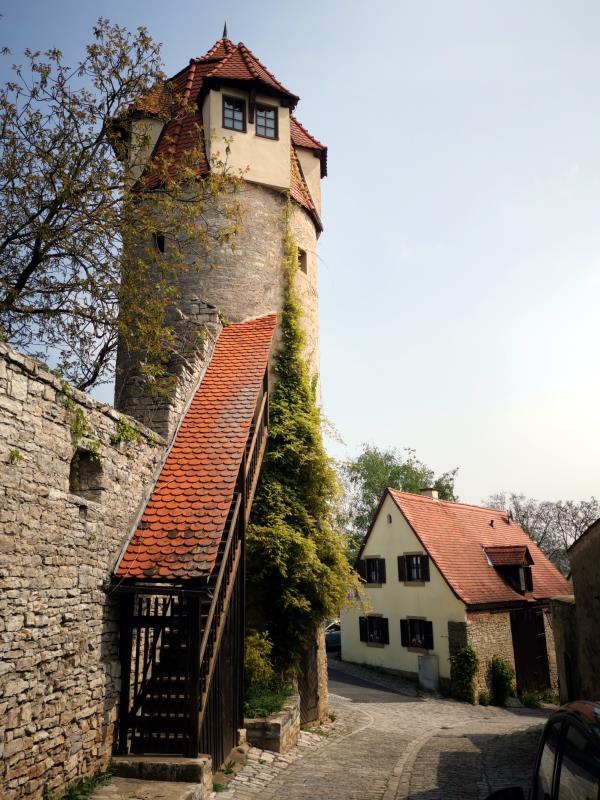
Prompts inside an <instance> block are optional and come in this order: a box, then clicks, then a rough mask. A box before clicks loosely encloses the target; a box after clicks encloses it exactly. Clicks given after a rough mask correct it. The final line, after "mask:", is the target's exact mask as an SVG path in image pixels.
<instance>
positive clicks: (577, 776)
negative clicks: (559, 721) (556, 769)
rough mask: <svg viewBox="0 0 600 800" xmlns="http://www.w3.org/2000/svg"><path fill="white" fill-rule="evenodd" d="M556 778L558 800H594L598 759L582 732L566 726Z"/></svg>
mask: <svg viewBox="0 0 600 800" xmlns="http://www.w3.org/2000/svg"><path fill="white" fill-rule="evenodd" d="M563 741H564V744H563V749H562V763H561V766H560V774H559V776H558V800H588V798H589V800H596V798H597V797H598V788H599V785H600V780H599V778H598V776H599V775H600V759H598V756H597V755H595V754H594V748H593V745H592V743H591V742H590V740H589V739H588V737H587V736H586V735H585V733H584V732H583V730H580V729H579V728H578V727H577V726H575V725H567V732H566V736H565V737H564V740H563Z"/></svg>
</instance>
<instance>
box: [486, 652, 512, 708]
mask: <svg viewBox="0 0 600 800" xmlns="http://www.w3.org/2000/svg"><path fill="white" fill-rule="evenodd" d="M514 679H515V671H514V669H513V668H512V667H511V665H510V664H509V663H508V661H505V660H504V659H503V658H500V656H493V657H492V661H491V663H490V683H491V688H492V703H493V704H494V705H495V706H503V705H504V704H505V703H506V700H507V698H509V697H512V696H513V695H514V693H515V691H514Z"/></svg>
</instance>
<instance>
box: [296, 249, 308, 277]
mask: <svg viewBox="0 0 600 800" xmlns="http://www.w3.org/2000/svg"><path fill="white" fill-rule="evenodd" d="M298 266H299V267H300V269H301V270H302V272H303V273H304V274H305V275H307V274H308V263H307V261H306V250H302V248H301V247H299V248H298Z"/></svg>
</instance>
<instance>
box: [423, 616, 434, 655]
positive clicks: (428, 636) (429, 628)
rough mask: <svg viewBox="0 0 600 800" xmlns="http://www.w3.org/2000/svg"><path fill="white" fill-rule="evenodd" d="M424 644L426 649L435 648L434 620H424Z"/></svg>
mask: <svg viewBox="0 0 600 800" xmlns="http://www.w3.org/2000/svg"><path fill="white" fill-rule="evenodd" d="M422 625H423V646H424V647H425V649H426V650H433V622H425V621H424V622H423V623H422Z"/></svg>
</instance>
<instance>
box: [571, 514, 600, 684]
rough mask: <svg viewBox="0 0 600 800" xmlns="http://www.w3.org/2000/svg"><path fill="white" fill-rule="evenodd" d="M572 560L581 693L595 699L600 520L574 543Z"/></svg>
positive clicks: (599, 657)
mask: <svg viewBox="0 0 600 800" xmlns="http://www.w3.org/2000/svg"><path fill="white" fill-rule="evenodd" d="M569 562H570V564H571V572H572V575H573V586H574V588H575V619H576V625H577V640H578V648H577V656H576V659H577V672H578V673H579V678H580V690H581V694H580V697H582V698H585V699H596V698H598V697H600V670H599V669H598V665H599V664H600V636H599V635H598V632H599V631H600V591H599V589H598V564H600V520H599V521H598V522H596V523H594V525H593V526H592V527H591V528H589V529H588V531H587V532H586V533H585V534H584V535H583V536H582V537H581V538H580V539H578V540H577V541H576V542H575V544H574V545H573V546H572V547H571V549H570V550H569Z"/></svg>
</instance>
